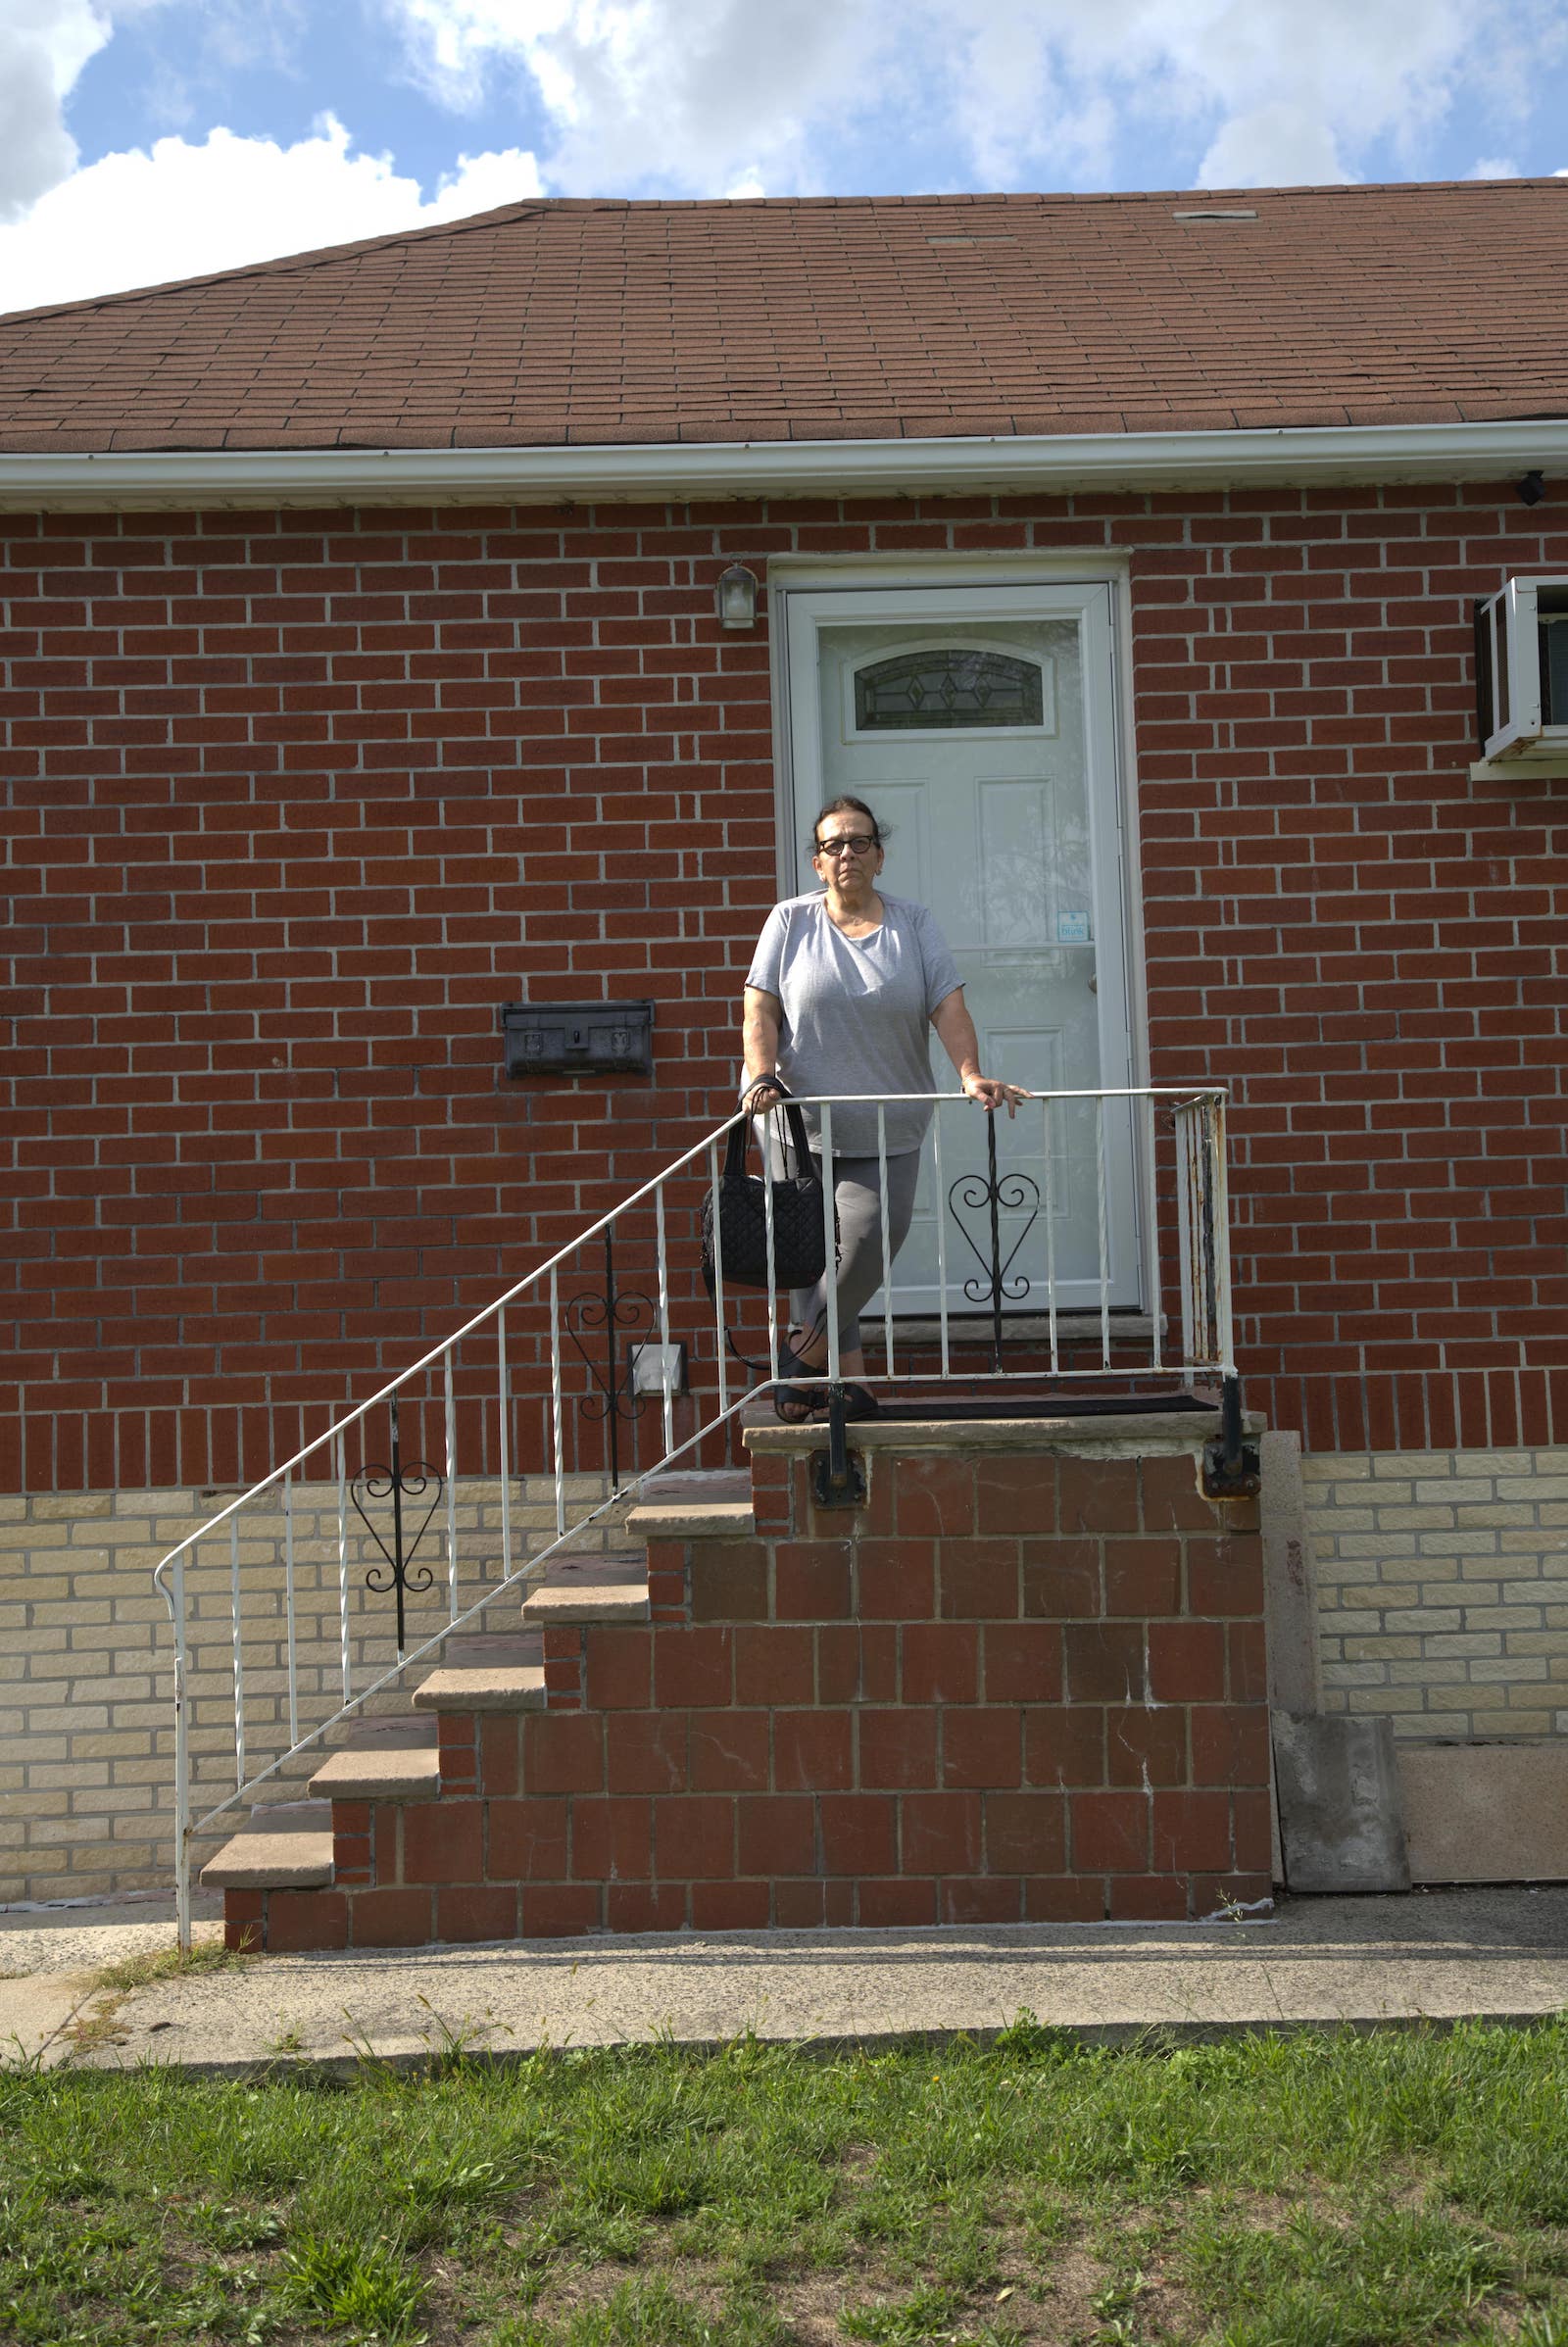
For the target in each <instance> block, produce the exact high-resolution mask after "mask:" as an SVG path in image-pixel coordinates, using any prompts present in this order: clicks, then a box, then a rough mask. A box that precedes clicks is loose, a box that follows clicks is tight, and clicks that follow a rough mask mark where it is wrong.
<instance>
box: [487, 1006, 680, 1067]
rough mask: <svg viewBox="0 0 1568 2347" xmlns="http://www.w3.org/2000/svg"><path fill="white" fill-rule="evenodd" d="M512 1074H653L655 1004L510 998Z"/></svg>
mask: <svg viewBox="0 0 1568 2347" xmlns="http://www.w3.org/2000/svg"><path fill="white" fill-rule="evenodd" d="M501 1025H502V1030H503V1032H504V1034H505V1036H506V1039H507V1073H508V1075H509V1076H542V1075H573V1076H581V1075H614V1076H651V1075H652V1074H653V1072H654V1006H653V1003H652V1002H507V1003H504V1004H503V1006H502V1011H501Z"/></svg>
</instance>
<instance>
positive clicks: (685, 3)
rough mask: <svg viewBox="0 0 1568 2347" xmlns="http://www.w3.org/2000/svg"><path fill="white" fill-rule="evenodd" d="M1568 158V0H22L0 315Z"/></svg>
mask: <svg viewBox="0 0 1568 2347" xmlns="http://www.w3.org/2000/svg"><path fill="white" fill-rule="evenodd" d="M1560 171H1568V0H1464V4H1463V5H1461V4H1460V0H0V309H17V308H22V307H25V306H27V305H30V304H33V303H37V302H46V301H61V300H74V299H79V298H82V297H83V296H87V295H90V294H92V293H95V292H107V291H112V290H115V289H117V288H119V287H122V286H126V285H132V284H140V283H147V282H154V281H157V280H159V279H163V278H168V277H172V276H182V275H186V274H194V273H196V272H198V271H201V270H205V269H222V268H228V267H233V266H238V265H241V264H243V263H244V262H246V261H249V260H258V259H263V258H266V257H268V256H270V255H271V254H275V253H282V252H293V251H301V250H307V249H310V248H312V247H314V246H317V245H320V244H329V243H332V242H336V241H342V240H346V239H349V238H352V237H357V236H367V235H375V234H380V233H390V232H394V231H396V230H398V229H400V228H403V227H407V226H415V225H424V224H429V223H430V222H432V221H435V220H444V219H452V218H458V217H461V216H462V215H463V214H465V213H467V212H475V211H480V210H483V209H486V208H488V207H489V206H491V205H495V204H500V203H506V202H509V201H514V200H516V199H517V198H521V197H526V196H530V195H538V194H541V193H543V194H562V195H590V194H606V195H643V196H747V195H757V194H766V195H770V196H771V195H780V196H782V195H793V194H863V193H870V194H884V193H910V192H915V191H919V190H932V189H937V190H945V189H959V188H1028V187H1036V188H1122V187H1126V188H1134V187H1177V188H1180V187H1196V186H1207V187H1224V186H1248V185H1269V184H1275V185H1277V184H1287V183H1292V182H1302V181H1325V180H1344V179H1430V178H1465V177H1469V176H1472V175H1479V176H1488V175H1494V176H1495V175H1499V174H1505V173H1516V172H1524V173H1546V172H1560Z"/></svg>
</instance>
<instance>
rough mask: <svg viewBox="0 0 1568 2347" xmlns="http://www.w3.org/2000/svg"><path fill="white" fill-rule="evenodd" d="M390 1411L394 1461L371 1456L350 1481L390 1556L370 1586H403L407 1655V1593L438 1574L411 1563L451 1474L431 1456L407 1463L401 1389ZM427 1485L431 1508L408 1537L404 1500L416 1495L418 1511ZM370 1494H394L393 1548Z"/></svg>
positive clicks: (371, 1575)
mask: <svg viewBox="0 0 1568 2347" xmlns="http://www.w3.org/2000/svg"><path fill="white" fill-rule="evenodd" d="M388 1414H389V1416H390V1418H391V1421H392V1463H391V1465H390V1466H382V1465H381V1464H380V1463H379V1462H368V1463H367V1464H366V1465H365V1466H363V1467H362V1468H361V1469H360V1471H359V1473H358V1474H357V1475H356V1476H355V1478H354V1480H353V1482H352V1483H351V1484H350V1485H349V1497H350V1498H351V1499H352V1500H353V1502H354V1508H355V1513H356V1514H357V1515H358V1517H359V1519H360V1522H361V1523H362V1524H363V1525H364V1526H365V1529H366V1531H367V1532H368V1534H369V1536H370V1538H371V1540H373V1541H374V1542H375V1544H376V1546H377V1548H379V1549H380V1551H381V1554H382V1555H383V1556H384V1557H385V1559H386V1563H385V1565H384V1566H383V1565H371V1566H370V1568H369V1570H368V1573H367V1574H366V1576H365V1586H366V1588H367V1589H372V1590H373V1591H374V1592H375V1594H376V1595H377V1596H378V1597H379V1596H381V1595H383V1594H384V1592H385V1591H386V1590H388V1589H393V1590H395V1591H396V1592H397V1607H398V1654H399V1656H400V1657H401V1655H402V1653H403V1650H404V1647H405V1646H406V1645H407V1643H408V1640H407V1638H405V1636H404V1598H405V1595H406V1594H411V1593H412V1594H413V1595H414V1596H416V1597H422V1596H423V1594H424V1592H425V1591H426V1589H431V1588H432V1587H433V1586H434V1583H435V1575H434V1573H433V1572H432V1571H431V1569H430V1567H429V1566H428V1565H421V1566H420V1568H419V1570H418V1572H417V1573H411V1572H410V1570H409V1568H410V1566H411V1565H412V1563H413V1561H414V1552H415V1550H416V1549H417V1547H418V1545H419V1542H420V1541H421V1540H423V1538H424V1536H425V1534H426V1533H427V1532H428V1531H429V1529H430V1519H431V1517H432V1516H433V1515H434V1514H435V1511H436V1509H437V1508H438V1507H439V1506H440V1504H441V1494H442V1492H443V1491H445V1490H446V1477H445V1476H444V1475H443V1474H442V1473H441V1470H440V1468H439V1467H432V1466H431V1465H430V1463H429V1461H428V1460H427V1459H412V1460H410V1461H409V1463H408V1465H407V1466H405V1464H404V1461H403V1443H402V1440H401V1438H400V1436H399V1433H398V1404H397V1396H396V1394H394V1395H393V1397H392V1400H391V1401H390V1403H389V1404H388ZM432 1487H433V1490H432ZM426 1491H430V1493H431V1498H430V1504H429V1506H428V1507H427V1508H426V1509H425V1512H424V1515H423V1518H422V1519H421V1521H420V1524H419V1529H418V1531H417V1533H416V1534H415V1536H414V1538H413V1540H409V1539H408V1538H407V1537H406V1531H405V1525H404V1515H403V1505H404V1501H405V1500H412V1501H413V1502H414V1504H415V1509H416V1511H417V1506H418V1502H419V1501H420V1500H421V1499H422V1498H423V1497H424V1495H425V1493H426ZM388 1499H390V1500H391V1502H392V1545H391V1547H390V1548H389V1547H388V1546H387V1544H386V1542H385V1540H382V1538H381V1535H380V1533H379V1532H378V1531H377V1530H376V1527H375V1525H374V1523H373V1522H372V1521H371V1518H370V1515H369V1513H368V1509H367V1507H366V1504H365V1502H366V1500H380V1501H385V1500H388Z"/></svg>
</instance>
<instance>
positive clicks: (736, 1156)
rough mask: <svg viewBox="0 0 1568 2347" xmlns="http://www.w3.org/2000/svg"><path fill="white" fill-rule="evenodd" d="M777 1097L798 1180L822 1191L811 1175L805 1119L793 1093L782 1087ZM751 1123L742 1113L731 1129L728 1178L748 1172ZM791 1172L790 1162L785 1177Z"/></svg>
mask: <svg viewBox="0 0 1568 2347" xmlns="http://www.w3.org/2000/svg"><path fill="white" fill-rule="evenodd" d="M778 1097H779V1100H780V1102H781V1103H782V1105H783V1109H784V1122H785V1124H786V1126H787V1127H788V1129H789V1146H790V1148H791V1149H793V1150H794V1151H795V1179H796V1181H798V1182H815V1183H816V1187H817V1188H818V1189H819V1190H820V1188H821V1187H822V1185H821V1183H820V1182H818V1181H817V1180H816V1176H815V1175H814V1174H813V1173H812V1171H811V1144H810V1142H809V1139H808V1137H807V1131H806V1119H805V1117H804V1116H803V1115H802V1114H801V1112H800V1109H799V1108H798V1107H797V1106H796V1104H795V1097H794V1095H793V1093H790V1092H787V1091H786V1090H785V1088H784V1086H783V1085H782V1084H780V1085H779V1086H778ZM763 1113H764V1114H765V1115H768V1116H771V1115H773V1114H774V1113H775V1111H774V1110H772V1109H766V1110H764V1111H763ZM752 1122H753V1120H752V1118H751V1117H750V1116H748V1115H747V1114H746V1112H745V1110H744V1109H743V1110H742V1111H741V1113H740V1115H739V1116H738V1117H737V1118H736V1119H735V1122H734V1123H733V1124H732V1125H731V1126H730V1129H729V1138H728V1139H727V1141H726V1142H725V1144H724V1173H725V1176H726V1178H728V1177H731V1176H738V1175H743V1174H744V1173H745V1171H746V1152H747V1149H749V1148H750V1146H751V1139H752ZM788 1171H789V1167H788V1161H787V1160H786V1164H785V1172H786V1175H787V1174H788Z"/></svg>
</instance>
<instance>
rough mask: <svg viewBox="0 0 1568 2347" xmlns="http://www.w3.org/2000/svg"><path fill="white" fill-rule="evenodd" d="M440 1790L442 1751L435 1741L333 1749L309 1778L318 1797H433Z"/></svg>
mask: <svg viewBox="0 0 1568 2347" xmlns="http://www.w3.org/2000/svg"><path fill="white" fill-rule="evenodd" d="M440 1790H441V1755H440V1753H439V1751H438V1750H437V1749H436V1747H435V1745H434V1744H424V1745H418V1744H416V1745H401V1746H400V1745H394V1746H392V1747H390V1748H389V1749H387V1750H385V1751H380V1752H377V1751H374V1750H371V1749H369V1748H368V1747H362V1748H359V1749H356V1748H355V1747H354V1746H352V1745H350V1746H349V1747H348V1748H347V1749H346V1750H344V1751H341V1752H334V1753H333V1754H332V1756H331V1758H330V1759H329V1760H327V1761H325V1762H324V1763H323V1764H322V1766H321V1767H320V1768H319V1769H318V1770H317V1772H316V1775H315V1776H314V1777H313V1778H312V1779H311V1791H312V1792H313V1794H315V1796H316V1797H317V1799H318V1800H329V1801H433V1800H435V1799H436V1797H437V1796H438V1794H439V1793H440Z"/></svg>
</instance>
